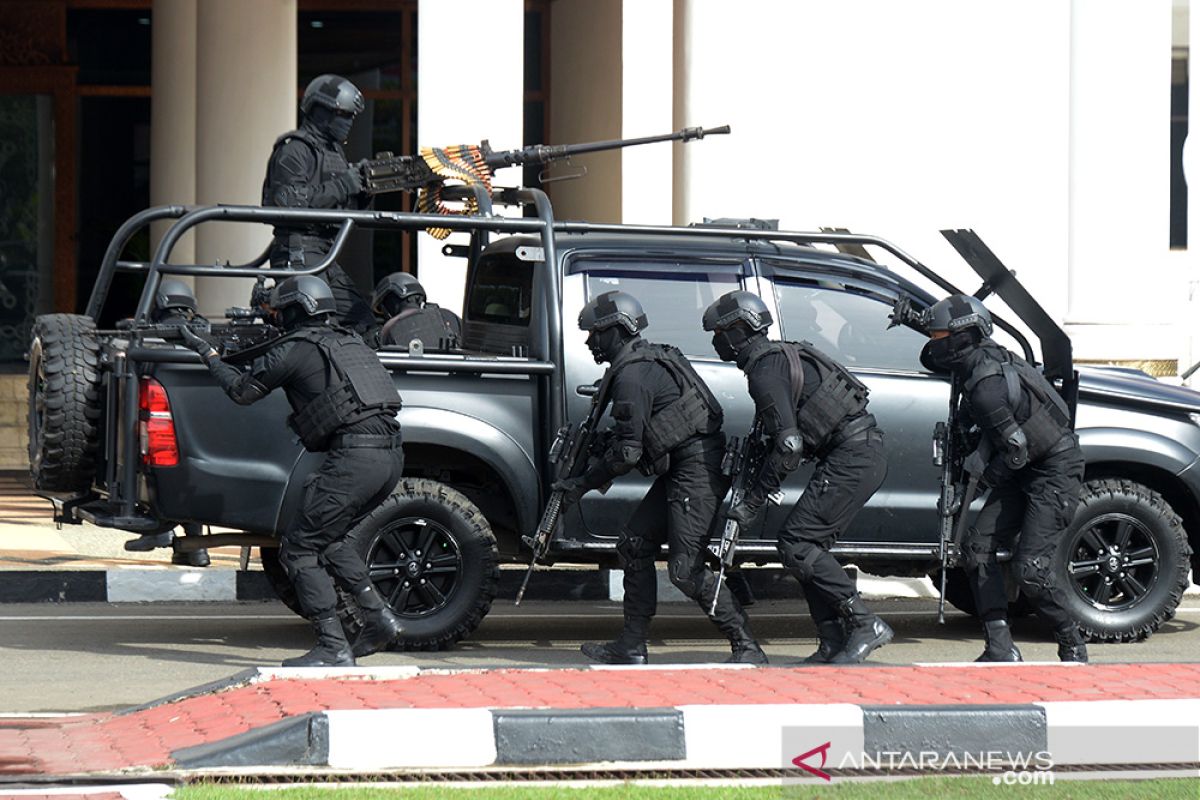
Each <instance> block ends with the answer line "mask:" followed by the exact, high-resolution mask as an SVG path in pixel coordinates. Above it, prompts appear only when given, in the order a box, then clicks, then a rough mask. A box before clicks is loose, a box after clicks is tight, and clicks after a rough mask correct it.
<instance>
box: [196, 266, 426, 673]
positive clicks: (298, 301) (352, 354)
mask: <svg viewBox="0 0 1200 800" xmlns="http://www.w3.org/2000/svg"><path fill="white" fill-rule="evenodd" d="M268 305H269V307H270V309H271V312H272V315H273V316H275V317H276V318H277V321H278V324H279V325H280V327H281V328H282V329H283V331H284V335H283V336H281V337H280V338H279V339H277V340H275V341H274V342H273V343H272V344H271V346H270V347H269V348H268V349H267V351H266V352H265V353H264V354H263V355H261V356H259V357H258V358H256V359H255V360H254V361H253V363H252V364H251V365H250V367H249V369H247V370H245V371H243V370H240V369H237V368H236V367H234V366H231V365H229V364H226V363H225V362H223V361H222V360H221V358H220V357H219V356H218V354H217V351H216V349H215V348H214V347H213V346H212V345H211V344H209V342H208V341H207V340H206V339H204V338H203V337H201V336H198V335H196V334H195V333H194V332H192V331H190V330H189V329H188V328H184V329H183V332H184V338H185V339H186V341H187V343H188V346H189V347H191V348H192V349H194V350H195V351H196V352H197V353H199V354H200V357H201V358H202V359H203V360H204V363H205V364H206V365H207V366H208V369H209V371H210V372H212V374H213V376H214V377H215V378H216V379H217V382H218V383H220V385H221V387H222V388H223V389H224V390H225V392H226V394H228V395H229V396H230V397H231V398H233V400H234V401H235V402H237V403H240V404H242V405H249V404H250V403H254V402H257V401H258V400H261V399H262V398H263V397H265V396H266V395H267V394H268V393H269V392H271V391H272V390H274V389H276V388H279V387H282V388H283V391H284V393H285V394H286V395H287V399H288V403H289V404H290V405H291V407H292V411H293V413H292V414H291V416H290V417H288V424H289V425H290V426H291V428H292V430H293V431H295V432H296V433H297V434H298V435H299V437H300V440H301V441H302V442H303V444H304V447H305V448H306V449H308V450H310V451H313V452H323V453H325V454H326V455H325V459H324V461H323V462H322V464H321V466H320V467H319V468H318V469H317V470H316V472H314V473H313V474H312V475H311V476H310V477H309V478H308V479H307V480H306V481H305V484H306V485H305V491H304V500H303V502H302V505H301V507H300V509H299V511H298V512H297V513H296V516H295V518H294V519H292V520H291V521H290V522H289V524H288V526H287V529H286V530H285V531H284V532H283V536H282V542H281V545H280V548H279V560H280V562H281V563H282V565H283V567H284V569H285V570H287V574H288V576H289V577H290V578H291V580H292V583H293V584H294V585H295V587H296V594H297V596H298V597H299V600H300V607H301V610H302V611H303V613H304V615H305V616H306V617H307V618H308V619H310V620H312V622H313V625H314V627H315V628H316V631H317V646H316V647H314V648H313V649H312V650H311V651H310V652H308V653H305V654H304V655H302V656H299V657H297V658H289V659H287V660H286V661H284V662H283V665H284V666H285V667H321V666H353V665H354V658H355V656H364V655H369V654H370V653H374V652H377V651H378V650H380V649H382V648H383V647H385V646H387V644H388V643H390V642H392V641H393V640H395V639H396V637H397V636H399V635H400V632H401V626H400V622H399V620H398V619H397V618H396V616H395V615H394V614H392V612H391V610H390V609H389V608H388V606H387V605H386V604H385V603H384V601H383V599H382V598H381V597H380V596H379V593H378V590H376V588H375V587H374V585H373V584H372V583H371V580H370V577H369V576H368V574H367V567H366V565H365V564H364V563H363V560H362V557H361V556H360V555H359V554H358V552H357V551H356V550H355V547H354V545H353V544H352V543H350V542H348V541H347V539H346V534H347V533H348V532H349V531H350V530H352V529H353V528H354V526H356V525H357V524H358V523H359V522H360V521H362V519H364V518H365V517H366V516H367V515H368V514H369V513H370V512H371V511H372V510H374V509H375V508H376V506H378V505H379V504H380V503H381V502H383V500H384V499H385V498H387V496H388V495H389V494H390V493H391V491H392V489H393V488H394V487H395V486H396V483H397V482H399V480H400V477H401V471H402V469H403V466H404V454H403V452H402V450H401V448H400V424H399V423H398V422H397V421H396V412H397V411H399V409H400V397H399V395H398V394H397V393H396V388H395V386H394V385H393V383H392V379H391V375H390V374H389V373H388V371H387V370H386V369H385V368H384V367H383V365H382V364H380V363H379V358H378V357H377V356H376V355H375V353H374V352H373V351H372V350H371V349H370V348H368V347H367V346H366V345H365V344H364V343H363V341H362V339H360V338H359V337H358V336H357V335H356V334H354V333H353V332H351V331H349V330H347V329H345V328H342V327H338V326H336V325H333V324H330V321H329V317H330V316H332V314H333V312H334V302H333V294H332V292H331V291H330V290H329V286H328V285H326V283H325V282H324V281H322V280H321V279H320V278H317V277H315V276H311V275H305V276H297V277H292V278H288V279H287V280H284V281H282V282H280V283H279V285H277V286H276V287H275V288H274V289H273V290H272V291H271V297H270V301H269V304H268ZM331 575H332V577H333V579H335V580H336V581H337V583H338V585H340V586H341V587H342V589H344V590H345V591H347V592H349V593H351V594H352V595H353V596H354V598H355V600H356V601H357V602H358V605H359V607H360V608H361V609H362V611H363V615H364V617H365V620H366V622H365V626H364V628H363V631H362V633H361V634H360V635H359V637H358V639H357V640H356V641H355V643H354V647H353V650H352V649H351V647H350V645H349V643H348V642H347V640H346V635H345V632H344V631H343V630H342V625H341V622H340V621H339V619H338V616H337V613H336V603H337V595H336V592H335V591H334V583H333V580H331V578H330V576H331Z"/></svg>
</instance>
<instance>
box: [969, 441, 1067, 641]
mask: <svg viewBox="0 0 1200 800" xmlns="http://www.w3.org/2000/svg"><path fill="white" fill-rule="evenodd" d="M1082 485H1083V452H1082V451H1081V450H1080V449H1079V447H1078V446H1076V447H1073V448H1071V449H1069V450H1066V451H1064V452H1062V453H1058V454H1056V455H1053V456H1050V457H1048V458H1045V459H1043V460H1042V461H1040V462H1038V463H1037V464H1031V465H1029V466H1027V467H1025V468H1024V469H1022V470H1020V471H1019V472H1017V473H1015V474H1014V475H1013V477H1012V478H1010V479H1009V480H1007V481H1005V482H1004V483H1001V484H1000V485H998V486H996V487H994V488H993V489H992V491H991V493H990V494H989V495H988V499H987V502H986V503H985V504H984V506H983V510H982V511H980V512H979V518H978V519H976V520H975V525H974V526H973V527H972V528H970V529H969V530H968V531H967V535H966V536H965V537H964V538H965V541H964V542H963V554H964V562H965V563H964V567H965V569H966V572H967V576H968V578H969V579H970V581H971V588H972V590H973V591H974V593H975V603H976V608H977V609H978V611H979V616H980V618H981V619H983V620H985V621H988V620H997V619H1004V618H1005V617H1007V616H1008V597H1007V595H1006V593H1005V591H1004V575H1003V573H1002V572H1001V569H1000V564H999V562H998V561H997V560H996V553H997V552H998V551H1000V550H1005V549H1011V550H1012V553H1013V560H1012V568H1013V570H1014V574H1015V575H1016V577H1017V580H1018V582H1019V583H1020V585H1021V591H1022V592H1024V594H1025V596H1026V597H1028V598H1029V599H1030V601H1031V602H1032V603H1033V606H1034V608H1035V609H1036V611H1037V613H1038V615H1039V616H1040V617H1042V619H1044V620H1046V621H1047V622H1049V623H1050V624H1051V625H1053V626H1054V629H1055V630H1061V629H1065V628H1068V627H1070V626H1071V624H1072V621H1071V618H1070V617H1069V616H1068V614H1067V612H1066V599H1067V598H1066V593H1065V587H1063V586H1062V583H1061V581H1060V580H1059V579H1058V578H1057V577H1056V576H1055V574H1054V570H1053V564H1054V553H1055V551H1056V550H1057V548H1058V543H1059V540H1060V539H1061V537H1062V535H1063V533H1064V532H1065V531H1066V529H1067V526H1068V525H1070V523H1071V520H1072V518H1073V517H1074V516H1075V509H1076V508H1077V507H1078V506H1079V492H1080V489H1081V487H1082Z"/></svg>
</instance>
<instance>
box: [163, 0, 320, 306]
mask: <svg viewBox="0 0 1200 800" xmlns="http://www.w3.org/2000/svg"><path fill="white" fill-rule="evenodd" d="M196 23H197V24H196V30H197V39H196V43H197V52H198V53H200V54H204V55H203V56H202V57H200V58H199V59H198V62H197V69H196V202H197V203H198V204H201V205H213V204H217V203H231V204H239V205H258V204H259V203H260V202H261V201H262V182H263V176H264V175H265V174H266V168H267V159H268V158H269V157H270V155H271V148H272V146H273V145H274V143H275V139H276V138H278V137H279V135H280V134H282V133H285V132H287V131H289V130H291V129H293V128H295V127H296V115H297V103H298V100H297V79H296V75H297V64H296V0H255V2H253V3H247V2H245V0H204V2H203V3H200V4H199V7H198V9H197V16H196ZM270 240H271V230H270V226H266V225H254V224H245V223H238V224H213V223H208V224H206V225H202V226H201V227H200V228H198V229H197V231H196V261H197V263H201V264H211V263H214V262H216V261H217V260H220V261H228V262H231V263H245V262H246V261H249V260H250V259H253V258H254V257H256V256H258V255H259V254H260V253H262V251H263V250H264V249H266V247H267V245H268V244H269V243H270ZM173 260H178V259H173ZM197 283H198V285H197V287H196V292H197V297H198V299H199V302H200V310H201V312H202V313H204V314H206V315H210V316H220V315H221V314H222V313H223V311H224V309H226V308H228V307H229V306H235V305H237V306H244V305H246V304H247V302H248V301H249V296H250V281H249V280H248V279H230V278H202V279H200V280H199V281H198V282H197Z"/></svg>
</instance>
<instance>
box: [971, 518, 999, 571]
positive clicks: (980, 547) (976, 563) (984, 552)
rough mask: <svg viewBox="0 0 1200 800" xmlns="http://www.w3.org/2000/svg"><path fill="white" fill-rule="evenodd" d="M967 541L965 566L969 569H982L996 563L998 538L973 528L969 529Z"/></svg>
mask: <svg viewBox="0 0 1200 800" xmlns="http://www.w3.org/2000/svg"><path fill="white" fill-rule="evenodd" d="M965 538H966V541H965V542H963V548H962V557H963V567H964V568H965V569H967V570H972V569H981V568H983V567H986V566H987V565H989V564H995V563H996V551H997V549H998V548H997V546H996V540H995V539H994V538H993V537H991V536H983V535H980V534H979V532H978V531H976V530H975V529H974V528H971V529H970V530H968V531H967V535H966V537H965Z"/></svg>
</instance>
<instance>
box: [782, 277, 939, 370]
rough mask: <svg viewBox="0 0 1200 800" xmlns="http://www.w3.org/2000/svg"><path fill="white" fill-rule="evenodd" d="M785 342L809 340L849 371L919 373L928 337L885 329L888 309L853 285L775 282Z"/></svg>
mask: <svg viewBox="0 0 1200 800" xmlns="http://www.w3.org/2000/svg"><path fill="white" fill-rule="evenodd" d="M775 299H776V301H777V302H778V304H779V313H780V315H781V316H782V317H783V320H782V327H783V338H785V339H790V340H793V341H795V340H800V339H803V340H805V341H808V342H812V343H813V344H814V345H815V346H816V348H817V349H818V350H821V351H822V352H824V353H826V354H827V355H829V356H831V357H832V358H834V359H836V360H837V361H839V362H840V363H842V364H844V365H846V366H847V367H851V368H854V367H872V368H875V369H890V370H903V371H907V372H923V371H924V369H923V368H922V367H921V362H920V354H921V348H922V347H923V346H924V345H925V342H926V341H927V339H926V338H925V336H923V335H922V334H920V333H918V332H917V331H914V330H912V329H911V328H905V327H896V328H892V329H890V330H889V329H888V323H889V321H890V320H889V319H888V314H889V313H891V310H892V309H891V306H890V305H889V304H888V303H885V302H883V300H881V299H880V298H879V297H877V296H871V295H867V294H863V293H859V292H856V291H855V290H854V289H853V288H852V287H846V286H837V287H836V288H829V287H828V286H827V285H826V286H819V285H817V284H816V283H815V282H808V281H802V280H788V279H784V278H776V280H775Z"/></svg>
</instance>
